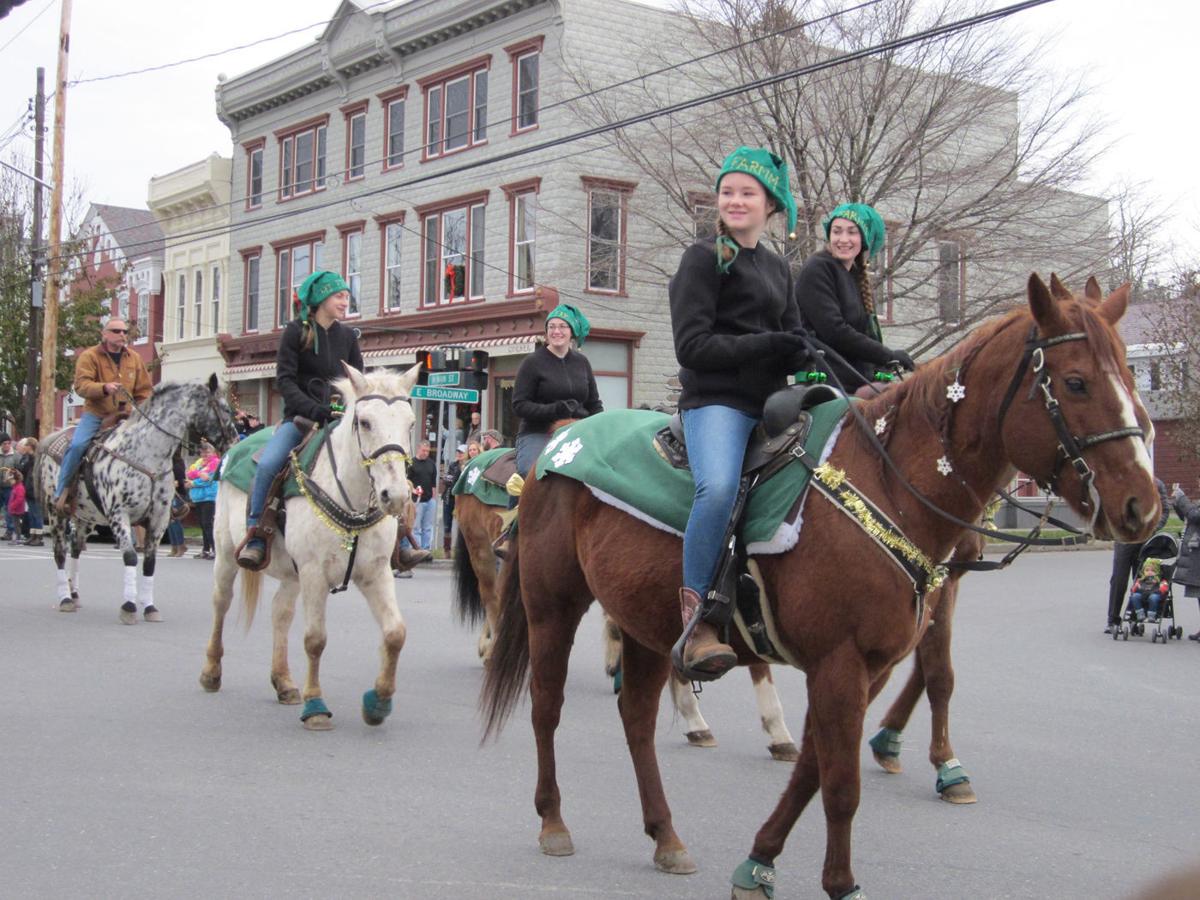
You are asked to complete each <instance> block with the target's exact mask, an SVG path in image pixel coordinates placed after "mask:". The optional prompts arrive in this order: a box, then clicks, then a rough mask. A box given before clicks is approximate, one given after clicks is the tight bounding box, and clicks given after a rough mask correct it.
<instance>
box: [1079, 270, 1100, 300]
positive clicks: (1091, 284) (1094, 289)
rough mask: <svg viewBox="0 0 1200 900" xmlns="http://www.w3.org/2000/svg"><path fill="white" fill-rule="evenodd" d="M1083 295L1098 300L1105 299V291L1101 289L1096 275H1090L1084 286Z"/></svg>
mask: <svg viewBox="0 0 1200 900" xmlns="http://www.w3.org/2000/svg"><path fill="white" fill-rule="evenodd" d="M1083 296H1085V297H1087V298H1088V299H1089V300H1095V301H1097V302H1099V301H1101V300H1103V299H1104V291H1102V290H1101V289H1100V282H1099V281H1097V280H1096V276H1095V275H1091V276H1089V277H1088V280H1087V284H1085V285H1084V286H1083Z"/></svg>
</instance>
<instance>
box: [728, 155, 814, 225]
mask: <svg viewBox="0 0 1200 900" xmlns="http://www.w3.org/2000/svg"><path fill="white" fill-rule="evenodd" d="M730 172H744V173H746V174H747V175H751V176H753V177H754V178H757V179H758V181H759V183H760V184H761V185H762V186H763V187H764V188H766V190H767V195H768V196H769V197H771V198H772V199H773V200H774V201H775V205H776V206H777V207H778V208H779V209H781V210H783V211H784V212H785V213H786V214H787V230H788V237H789V238H793V239H794V238H795V237H796V200H795V198H794V197H792V189H791V187H790V186H789V185H788V167H787V163H785V162H784V161H783V158H782V157H779V156H776V155H775V154H774V153H772V152H771V151H770V150H764V149H762V148H761V147H758V148H756V147H738V148H737V149H736V150H734V151H733V152H732V153H730V154H729V155H728V156H727V157H725V162H724V163H723V164H722V165H721V171H720V172H719V173H718V174H717V185H716V188H715V190H718V191H719V190H720V189H721V179H722V178H724V177H725V176H726V175H728V174H729V173H730Z"/></svg>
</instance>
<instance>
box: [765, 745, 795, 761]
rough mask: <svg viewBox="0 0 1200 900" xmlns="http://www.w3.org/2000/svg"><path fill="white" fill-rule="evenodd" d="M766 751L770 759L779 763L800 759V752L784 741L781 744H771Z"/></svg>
mask: <svg viewBox="0 0 1200 900" xmlns="http://www.w3.org/2000/svg"><path fill="white" fill-rule="evenodd" d="M767 749H768V750H769V751H770V752H771V759H777V760H779V761H780V762H795V761H796V760H798V759H799V758H800V751H799V750H798V749H797V748H796V745H795V744H794V743H792V742H791V741H784V742H783V743H782V744H771V746H769V747H767Z"/></svg>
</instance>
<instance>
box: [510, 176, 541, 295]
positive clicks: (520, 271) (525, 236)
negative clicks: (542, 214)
mask: <svg viewBox="0 0 1200 900" xmlns="http://www.w3.org/2000/svg"><path fill="white" fill-rule="evenodd" d="M536 204H537V193H536V192H535V191H525V192H523V193H520V194H516V195H515V196H514V197H513V199H512V221H513V225H512V227H513V241H512V248H513V259H512V291H513V293H518V292H520V291H530V290H533V283H534V277H535V276H534V244H535V238H536V234H537V232H536V223H535V218H534V216H535V210H536Z"/></svg>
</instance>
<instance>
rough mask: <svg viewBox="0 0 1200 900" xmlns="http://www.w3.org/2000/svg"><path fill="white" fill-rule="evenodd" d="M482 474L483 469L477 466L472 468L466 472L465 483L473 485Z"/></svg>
mask: <svg viewBox="0 0 1200 900" xmlns="http://www.w3.org/2000/svg"><path fill="white" fill-rule="evenodd" d="M482 474H483V470H482V469H479V468H475V469H472V470H471V471H470V472H468V473H467V484H469V485H470V486H471V487H475V482H477V481H478V480H479V476H480V475H482Z"/></svg>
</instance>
